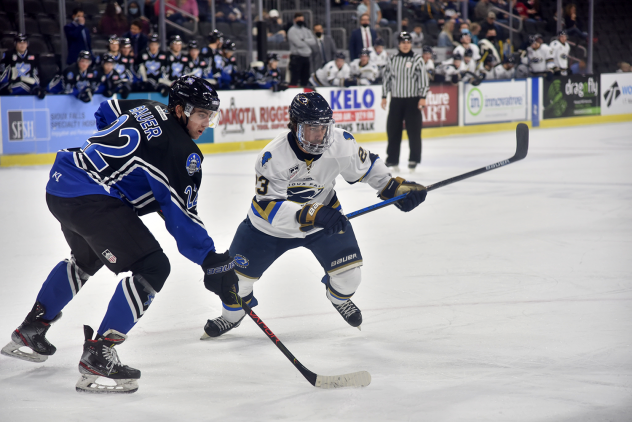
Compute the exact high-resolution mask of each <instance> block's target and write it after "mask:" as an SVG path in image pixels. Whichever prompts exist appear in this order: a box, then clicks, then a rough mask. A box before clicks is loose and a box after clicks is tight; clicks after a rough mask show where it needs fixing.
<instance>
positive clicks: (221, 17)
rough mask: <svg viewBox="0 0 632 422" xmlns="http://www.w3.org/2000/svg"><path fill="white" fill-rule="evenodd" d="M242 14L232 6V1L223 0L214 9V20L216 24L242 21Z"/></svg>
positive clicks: (237, 7) (236, 7) (237, 8)
mask: <svg viewBox="0 0 632 422" xmlns="http://www.w3.org/2000/svg"><path fill="white" fill-rule="evenodd" d="M243 15H244V14H243V12H242V11H241V9H240V8H239V6H236V5H234V4H233V0H223V1H221V2H220V3H218V4H217V7H216V8H215V20H216V21H217V22H228V23H230V22H235V21H242V17H243Z"/></svg>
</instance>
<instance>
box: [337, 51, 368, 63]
mask: <svg viewBox="0 0 632 422" xmlns="http://www.w3.org/2000/svg"><path fill="white" fill-rule="evenodd" d="M363 50H364V49H363ZM334 59H343V60H347V56H345V53H343V52H342V51H339V52H337V53H336V55H335V56H334Z"/></svg>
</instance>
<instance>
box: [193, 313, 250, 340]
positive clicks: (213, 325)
mask: <svg viewBox="0 0 632 422" xmlns="http://www.w3.org/2000/svg"><path fill="white" fill-rule="evenodd" d="M245 316H246V315H244V316H242V317H241V318H240V319H239V321H237V322H230V321H229V320H227V319H226V318H224V317H223V316H221V317H219V318H215V319H209V320H208V321H207V322H206V325H205V326H204V334H202V337H200V340H208V339H209V338H212V337H219V336H221V335H222V334H224V333H226V332H228V331H230V330H232V329H233V328H235V327H239V324H241V321H242V320H243V319H244V317H245Z"/></svg>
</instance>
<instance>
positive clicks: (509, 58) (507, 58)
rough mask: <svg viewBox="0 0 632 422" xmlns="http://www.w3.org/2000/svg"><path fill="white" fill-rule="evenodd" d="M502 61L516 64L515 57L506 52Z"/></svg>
mask: <svg viewBox="0 0 632 422" xmlns="http://www.w3.org/2000/svg"><path fill="white" fill-rule="evenodd" d="M503 63H507V64H516V58H515V57H514V56H513V55H511V54H508V55H506V56H505V57H503Z"/></svg>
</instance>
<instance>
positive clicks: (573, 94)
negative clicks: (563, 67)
mask: <svg viewBox="0 0 632 422" xmlns="http://www.w3.org/2000/svg"><path fill="white" fill-rule="evenodd" d="M599 85H600V81H599V77H598V76H585V75H571V76H560V77H559V78H557V79H555V80H552V81H548V80H546V79H544V98H543V101H542V106H543V107H544V118H545V119H554V118H558V117H575V116H598V115H599V114H600V113H601V107H600V102H599Z"/></svg>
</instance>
